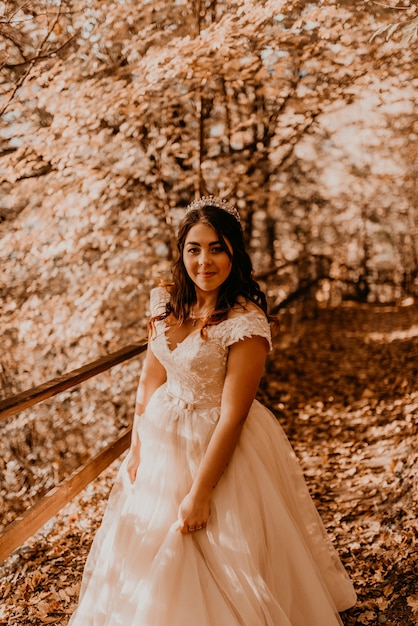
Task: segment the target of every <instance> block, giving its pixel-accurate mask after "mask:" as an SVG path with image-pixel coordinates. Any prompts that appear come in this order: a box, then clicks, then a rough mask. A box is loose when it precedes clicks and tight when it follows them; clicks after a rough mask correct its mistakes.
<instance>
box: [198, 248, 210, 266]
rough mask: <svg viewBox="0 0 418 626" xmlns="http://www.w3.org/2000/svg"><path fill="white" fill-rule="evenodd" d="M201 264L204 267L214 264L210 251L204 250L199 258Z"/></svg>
mask: <svg viewBox="0 0 418 626" xmlns="http://www.w3.org/2000/svg"><path fill="white" fill-rule="evenodd" d="M199 263H200V265H202V266H203V267H206V266H208V265H210V264H211V263H212V259H211V257H210V252H209V251H208V250H202V251H201V254H200V258H199Z"/></svg>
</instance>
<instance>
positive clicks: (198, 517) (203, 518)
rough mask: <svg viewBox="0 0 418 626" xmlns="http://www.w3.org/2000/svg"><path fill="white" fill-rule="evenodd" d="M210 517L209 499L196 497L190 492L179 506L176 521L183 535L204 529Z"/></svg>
mask: <svg viewBox="0 0 418 626" xmlns="http://www.w3.org/2000/svg"><path fill="white" fill-rule="evenodd" d="M209 515H210V497H197V496H195V495H193V494H192V493H191V492H189V493H188V494H187V496H186V497H185V498H184V499H183V502H182V503H181V504H180V506H179V514H178V520H179V522H180V532H181V533H182V534H183V535H187V534H188V533H193V532H195V531H198V530H202V528H206V525H207V523H208V520H209Z"/></svg>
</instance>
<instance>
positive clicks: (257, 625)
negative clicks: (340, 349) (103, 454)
mask: <svg viewBox="0 0 418 626" xmlns="http://www.w3.org/2000/svg"><path fill="white" fill-rule="evenodd" d="M251 273H252V266H251V261H250V259H249V257H248V254H247V253H246V251H245V248H244V242H243V235H242V230H241V225H240V221H239V214H238V212H237V210H236V209H235V208H234V207H232V206H231V205H229V204H226V203H224V202H222V201H220V200H217V199H216V198H201V199H200V200H197V201H195V202H193V203H192V204H191V205H190V206H189V207H188V209H187V211H186V215H185V218H184V220H183V222H182V224H181V226H180V230H179V236H178V258H177V260H176V262H175V264H174V267H173V282H172V283H171V284H169V285H168V286H166V287H159V288H157V289H154V290H153V291H152V292H151V314H152V317H151V322H150V326H151V333H150V341H149V348H148V351H147V355H146V358H145V362H144V366H143V369H142V373H141V377H140V383H139V387H138V394H137V403H136V410H135V419H134V426H133V431H132V442H131V447H130V451H129V454H128V456H127V458H126V459H125V461H124V462H123V463H122V465H121V468H120V471H119V475H118V478H117V480H116V483H115V486H114V488H113V491H112V494H111V496H110V499H109V504H108V508H107V511H106V514H105V516H104V520H103V523H102V526H101V528H100V530H99V532H98V533H97V535H96V538H95V541H94V543H93V547H92V550H91V552H90V555H89V558H88V561H87V564H86V570H85V573H84V578H83V584H82V589H81V595H80V604H79V608H78V609H77V611H76V613H75V615H74V616H73V618H72V620H71V626H335V625H337V624H341V620H340V618H339V616H338V612H339V611H342V610H345V609H347V608H348V607H350V606H352V605H353V604H354V602H355V593H354V590H353V587H352V585H351V582H350V581H349V579H348V576H347V574H346V572H345V570H344V568H343V566H342V564H341V562H340V560H339V558H338V555H337V553H336V552H335V550H334V549H333V547H332V546H331V545H330V543H329V541H328V538H327V536H326V533H325V530H324V527H323V525H322V523H321V520H320V518H319V516H318V514H317V512H316V509H315V507H314V505H313V503H312V500H311V498H310V496H309V493H308V490H307V488H306V485H305V482H304V479H303V475H302V473H301V470H300V468H299V466H298V463H297V460H296V458H295V455H294V453H293V451H292V448H291V447H290V444H289V443H288V441H287V438H286V436H285V434H284V432H283V430H282V428H281V427H280V425H279V424H278V422H277V420H276V419H275V418H274V416H273V415H272V414H271V413H270V411H268V410H267V409H266V408H265V407H263V406H262V405H261V404H260V403H259V402H258V401H256V400H255V394H256V391H257V387H258V384H259V381H260V378H261V375H262V371H263V367H264V362H265V358H266V354H267V352H268V350H269V349H270V348H271V336H270V327H269V321H268V315H267V305H266V299H265V296H264V294H263V293H262V292H261V291H260V288H259V286H258V284H257V283H256V282H255V281H254V280H253V278H252V275H251Z"/></svg>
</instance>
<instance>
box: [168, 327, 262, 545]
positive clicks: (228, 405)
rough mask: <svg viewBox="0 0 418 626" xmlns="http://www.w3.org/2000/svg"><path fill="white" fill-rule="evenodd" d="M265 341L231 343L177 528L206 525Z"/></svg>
mask: <svg viewBox="0 0 418 626" xmlns="http://www.w3.org/2000/svg"><path fill="white" fill-rule="evenodd" d="M267 349H268V345H267V341H266V340H265V339H263V338H262V337H259V336H254V337H251V338H249V339H244V340H242V341H239V342H238V343H235V344H233V345H232V346H231V348H230V351H229V356H228V365H227V371H226V377H225V383H224V387H223V391H222V403H221V415H220V418H219V422H218V424H217V425H216V428H215V430H214V432H213V435H212V437H211V440H210V442H209V445H208V447H207V450H206V453H205V455H204V457H203V459H202V462H201V464H200V467H199V470H198V472H197V475H196V478H195V480H194V482H193V485H192V488H191V490H190V491H189V493H188V494H187V496H186V497H185V498H184V500H183V502H182V504H181V505H180V509H179V520H180V522H181V527H180V530H181V532H182V533H184V534H186V533H187V532H189V528H190V527H191V528H197V529H199V528H202V527H204V526H206V523H207V521H208V518H209V513H210V500H211V496H212V492H213V490H214V488H215V487H216V484H217V482H218V481H219V479H220V477H221V476H222V474H223V472H224V471H225V469H226V467H227V465H228V463H229V461H230V459H231V457H232V454H233V452H234V450H235V448H236V445H237V443H238V439H239V437H240V434H241V430H242V427H243V425H244V422H245V420H246V418H247V415H248V412H249V410H250V408H251V404H252V403H253V400H254V398H255V394H256V392H257V389H258V385H259V382H260V378H261V376H262V373H263V368H264V363H265V360H266V353H267Z"/></svg>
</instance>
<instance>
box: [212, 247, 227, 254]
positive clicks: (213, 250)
mask: <svg viewBox="0 0 418 626" xmlns="http://www.w3.org/2000/svg"><path fill="white" fill-rule="evenodd" d="M212 252H213V254H219V253H220V252H225V250H224V249H223V247H222V246H213V248H212Z"/></svg>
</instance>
